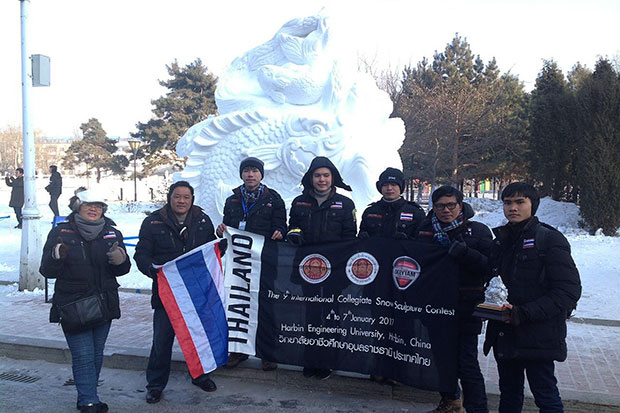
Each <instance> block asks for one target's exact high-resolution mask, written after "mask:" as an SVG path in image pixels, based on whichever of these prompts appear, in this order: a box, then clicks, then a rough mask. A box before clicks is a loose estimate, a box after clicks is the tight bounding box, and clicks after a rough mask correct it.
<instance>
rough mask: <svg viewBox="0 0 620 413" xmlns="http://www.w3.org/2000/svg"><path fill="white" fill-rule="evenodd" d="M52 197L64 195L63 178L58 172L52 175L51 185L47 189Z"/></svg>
mask: <svg viewBox="0 0 620 413" xmlns="http://www.w3.org/2000/svg"><path fill="white" fill-rule="evenodd" d="M45 189H46V190H47V192H49V193H50V195H51V196H60V194H62V176H61V175H60V172H58V171H56V172H53V173H52V174H51V175H50V183H49V185H47V186H46V187H45Z"/></svg>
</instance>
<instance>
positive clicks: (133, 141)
mask: <svg viewBox="0 0 620 413" xmlns="http://www.w3.org/2000/svg"><path fill="white" fill-rule="evenodd" d="M128 142H129V146H130V147H131V150H132V151H133V201H134V202H137V201H138V184H137V181H136V179H137V174H136V155H137V153H138V148H139V147H140V145H141V144H142V141H141V140H140V139H129V141H128Z"/></svg>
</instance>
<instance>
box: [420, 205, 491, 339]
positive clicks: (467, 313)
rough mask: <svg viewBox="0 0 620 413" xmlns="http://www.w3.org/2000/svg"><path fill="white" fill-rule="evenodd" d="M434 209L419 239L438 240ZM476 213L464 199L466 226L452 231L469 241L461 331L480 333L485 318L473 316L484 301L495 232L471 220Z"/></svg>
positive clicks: (463, 266)
mask: <svg viewBox="0 0 620 413" xmlns="http://www.w3.org/2000/svg"><path fill="white" fill-rule="evenodd" d="M432 214H433V211H432V210H431V211H430V212H429V213H428V215H427V217H426V219H425V220H424V222H423V223H422V225H421V226H420V229H419V231H418V235H417V239H419V240H421V241H424V240H426V241H428V242H434V241H433V240H434V238H433V234H434V233H433V224H432V221H431V219H432V218H431V217H432ZM473 216H474V210H473V209H472V207H471V206H470V205H469V204H468V203H466V202H463V219H464V222H463V225H461V226H459V227H458V228H455V229H453V230H452V231H449V232H448V236H449V237H450V240H455V239H456V240H458V241H463V242H465V244H467V247H468V249H467V254H466V255H465V256H464V257H462V258H460V259H458V263H459V270H460V275H459V304H458V314H459V333H460V334H480V332H481V330H482V320H481V319H480V318H479V317H474V316H472V315H471V314H472V312H473V311H474V308H475V306H476V304H479V303H481V302H483V301H484V282H485V276H486V273H487V264H488V256H489V255H490V253H491V248H492V246H493V234H492V233H491V230H490V229H489V228H488V227H487V226H486V225H484V224H482V223H480V222H476V221H470V220H469V219H470V218H472V217H473Z"/></svg>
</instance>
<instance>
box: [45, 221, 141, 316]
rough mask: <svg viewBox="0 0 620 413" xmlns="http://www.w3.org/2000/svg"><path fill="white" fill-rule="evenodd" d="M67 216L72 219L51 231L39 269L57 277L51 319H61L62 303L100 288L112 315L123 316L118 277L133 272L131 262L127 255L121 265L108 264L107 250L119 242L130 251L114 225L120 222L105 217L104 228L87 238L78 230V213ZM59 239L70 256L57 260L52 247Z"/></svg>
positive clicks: (48, 275)
mask: <svg viewBox="0 0 620 413" xmlns="http://www.w3.org/2000/svg"><path fill="white" fill-rule="evenodd" d="M67 219H68V222H62V223H60V224H58V226H56V227H54V228H52V230H51V231H50V232H49V234H48V236H47V241H46V242H45V246H44V247H43V256H42V257H41V268H40V269H39V272H40V273H41V274H42V275H43V276H44V277H45V278H55V279H56V283H55V284H54V297H53V298H52V308H51V310H50V322H52V323H57V322H58V321H59V316H58V307H59V306H61V305H64V304H67V303H70V302H72V301H75V300H77V299H80V298H83V297H88V296H90V295H93V293H94V292H95V290H96V289H98V290H99V291H100V292H101V293H102V294H103V296H104V297H105V305H106V310H107V314H108V318H109V319H110V320H112V319H115V318H120V316H121V310H120V306H119V299H118V287H119V285H118V282H117V281H116V277H118V276H121V275H124V274H127V273H128V272H129V269H130V267H131V261H130V260H129V256H127V257H126V259H125V262H123V263H122V264H121V265H112V264H109V263H108V256H107V255H106V253H107V252H108V250H109V249H110V247H112V245H113V244H114V243H115V242H118V245H119V247H120V248H122V249H124V250H125V252H127V250H126V249H125V244H124V243H123V234H121V232H120V231H119V230H117V229H116V228H114V227H113V226H114V225H116V224H114V221H112V220H111V219H109V218H105V217H104V219H105V226H104V228H103V230H102V231H101V232H100V233H99V235H98V236H97V238H95V239H94V240H92V241H86V240H85V239H84V238H82V236H81V235H80V233H79V232H78V229H77V226H76V224H75V213H72V214H71V215H69V217H68V218H67ZM58 238H61V239H62V242H63V243H64V244H65V245H66V246H67V248H68V251H67V257H66V258H64V259H59V260H55V259H54V258H52V250H53V248H54V246H55V245H56V244H58Z"/></svg>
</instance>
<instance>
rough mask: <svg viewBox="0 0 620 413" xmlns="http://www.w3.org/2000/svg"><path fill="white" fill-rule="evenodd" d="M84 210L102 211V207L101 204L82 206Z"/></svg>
mask: <svg viewBox="0 0 620 413" xmlns="http://www.w3.org/2000/svg"><path fill="white" fill-rule="evenodd" d="M84 208H90V209H100V210H102V211H103V205H101V204H84Z"/></svg>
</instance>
